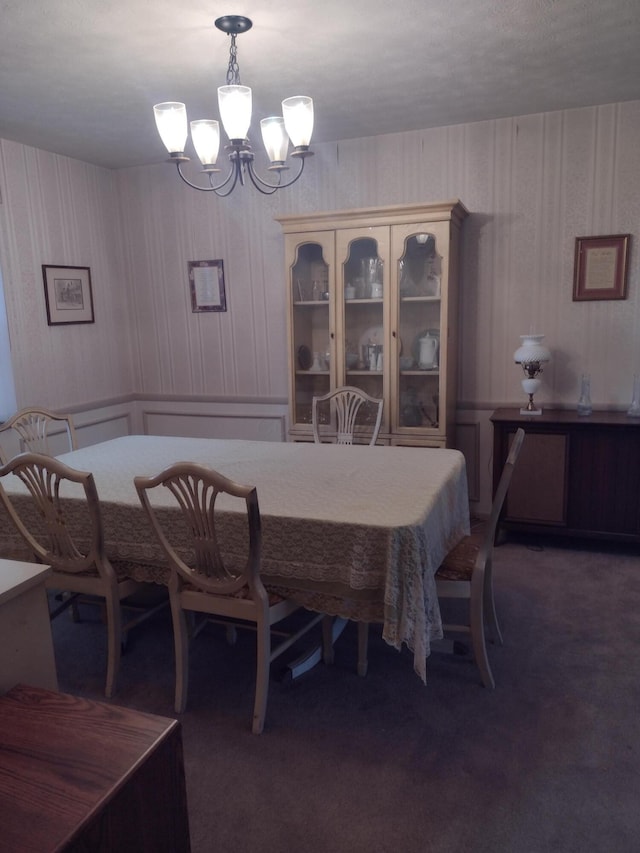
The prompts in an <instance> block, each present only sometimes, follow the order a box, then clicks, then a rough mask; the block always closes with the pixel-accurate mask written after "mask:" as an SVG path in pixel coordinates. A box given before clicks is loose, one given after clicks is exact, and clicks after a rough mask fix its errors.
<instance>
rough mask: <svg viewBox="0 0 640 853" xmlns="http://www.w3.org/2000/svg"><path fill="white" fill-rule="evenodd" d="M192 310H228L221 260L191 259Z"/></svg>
mask: <svg viewBox="0 0 640 853" xmlns="http://www.w3.org/2000/svg"><path fill="white" fill-rule="evenodd" d="M188 263H189V286H190V287H191V310H192V311H193V312H199V311H226V310H227V300H226V296H225V292H224V267H223V264H222V261H221V260H217V261H189V262H188Z"/></svg>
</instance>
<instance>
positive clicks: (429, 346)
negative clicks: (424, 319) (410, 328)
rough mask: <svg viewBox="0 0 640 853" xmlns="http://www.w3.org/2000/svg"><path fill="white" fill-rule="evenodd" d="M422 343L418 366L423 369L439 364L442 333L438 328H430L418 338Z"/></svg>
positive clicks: (420, 343)
mask: <svg viewBox="0 0 640 853" xmlns="http://www.w3.org/2000/svg"><path fill="white" fill-rule="evenodd" d="M418 343H419V345H420V349H419V356H418V366H419V367H420V369H421V370H431V369H433V368H434V367H437V366H438V356H439V354H440V335H439V334H438V332H437V330H434V329H429V330H428V331H427V332H425V334H424V335H423V336H422V337H421V338H420V339H419V340H418Z"/></svg>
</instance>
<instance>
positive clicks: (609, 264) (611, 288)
mask: <svg viewBox="0 0 640 853" xmlns="http://www.w3.org/2000/svg"><path fill="white" fill-rule="evenodd" d="M630 240H631V235H630V234H612V235H609V236H606V237H576V251H575V261H574V271H573V299H574V302H580V301H583V300H590V299H626V298H627V266H628V259H629V243H630Z"/></svg>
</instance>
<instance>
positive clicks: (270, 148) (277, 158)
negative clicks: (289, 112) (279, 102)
mask: <svg viewBox="0 0 640 853" xmlns="http://www.w3.org/2000/svg"><path fill="white" fill-rule="evenodd" d="M260 130H261V131H262V141H263V142H264V147H265V148H266V150H267V156H268V157H269V160H271V162H272V163H284V161H285V160H286V159H287V151H288V149H289V137H288V136H287V132H286V130H285V128H284V119H283V118H282V116H269V117H268V118H263V119H261V121H260Z"/></svg>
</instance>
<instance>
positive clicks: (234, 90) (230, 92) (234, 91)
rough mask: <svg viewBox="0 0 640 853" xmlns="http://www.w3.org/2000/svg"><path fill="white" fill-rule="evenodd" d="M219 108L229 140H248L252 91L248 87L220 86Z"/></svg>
mask: <svg viewBox="0 0 640 853" xmlns="http://www.w3.org/2000/svg"><path fill="white" fill-rule="evenodd" d="M218 107H219V109H220V119H221V120H222V126H223V127H224V130H225V133H226V134H227V136H228V137H229V139H246V138H247V134H248V133H249V125H250V124H251V89H250V88H249V87H248V86H220V88H219V89H218Z"/></svg>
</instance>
